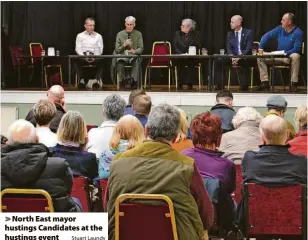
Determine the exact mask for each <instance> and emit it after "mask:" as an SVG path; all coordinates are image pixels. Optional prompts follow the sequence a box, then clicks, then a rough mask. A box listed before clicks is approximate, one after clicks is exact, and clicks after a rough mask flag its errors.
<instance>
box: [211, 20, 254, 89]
mask: <svg viewBox="0 0 308 240" xmlns="http://www.w3.org/2000/svg"><path fill="white" fill-rule="evenodd" d="M242 22H243V18H242V17H241V16H240V15H235V16H233V17H232V18H231V20H230V27H231V29H232V31H230V32H228V34H227V53H228V55H233V56H234V58H232V59H231V61H229V62H226V63H225V64H226V65H227V66H228V65H229V66H230V65H231V66H230V67H237V66H241V68H235V70H236V71H237V74H238V81H239V85H240V90H241V91H247V90H248V81H249V72H250V66H251V65H252V61H249V60H248V59H241V58H236V56H239V55H251V53H252V43H253V32H252V30H250V29H247V28H243V27H242ZM220 61H222V60H220ZM221 74H223V69H222V64H219V62H217V61H216V62H215V83H216V84H217V86H218V87H217V89H221V88H222V87H223V86H221V84H222V83H221V79H222V75H221Z"/></svg>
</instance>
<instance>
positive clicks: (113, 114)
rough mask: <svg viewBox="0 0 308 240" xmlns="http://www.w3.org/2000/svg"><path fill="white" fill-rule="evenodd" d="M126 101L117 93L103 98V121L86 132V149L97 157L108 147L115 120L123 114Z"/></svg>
mask: <svg viewBox="0 0 308 240" xmlns="http://www.w3.org/2000/svg"><path fill="white" fill-rule="evenodd" d="M125 106H126V102H125V100H124V99H123V98H122V97H121V96H120V95H118V94H112V95H109V96H108V97H106V98H105V100H104V103H103V106H102V107H103V118H104V120H105V121H104V122H103V123H102V124H101V125H100V126H99V127H98V128H92V129H91V130H90V131H89V133H88V139H89V140H88V144H87V151H88V152H92V153H95V154H96V158H99V157H100V156H101V155H102V153H103V152H104V151H105V150H107V149H108V148H109V142H110V139H111V137H112V134H113V129H114V127H115V125H116V124H117V121H118V120H119V119H120V118H121V117H122V116H123V115H124V110H125Z"/></svg>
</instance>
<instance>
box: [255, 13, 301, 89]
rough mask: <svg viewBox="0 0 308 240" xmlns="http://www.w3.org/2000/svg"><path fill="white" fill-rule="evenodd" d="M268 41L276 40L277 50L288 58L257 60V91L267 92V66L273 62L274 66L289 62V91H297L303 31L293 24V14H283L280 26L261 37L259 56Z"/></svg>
mask: <svg viewBox="0 0 308 240" xmlns="http://www.w3.org/2000/svg"><path fill="white" fill-rule="evenodd" d="M270 39H277V41H278V49H277V50H278V51H282V50H283V51H284V52H285V54H287V55H288V56H289V58H275V59H269V58H258V67H259V72H260V80H261V85H260V86H259V87H258V89H257V90H269V82H268V73H267V64H272V63H273V60H274V61H275V63H276V64H277V63H278V64H281V63H284V64H289V63H290V61H291V83H292V84H291V85H292V89H291V90H292V91H295V92H296V91H298V88H297V86H298V72H299V67H300V53H301V47H302V40H303V31H302V30H301V29H300V28H299V27H297V26H296V25H295V24H294V14H293V13H286V14H284V15H283V17H282V20H281V25H280V26H278V27H276V28H275V29H273V30H271V31H269V32H267V33H265V34H264V35H263V37H262V38H261V42H260V47H259V54H263V48H264V47H265V45H266V44H267V43H268V41H269V40H270Z"/></svg>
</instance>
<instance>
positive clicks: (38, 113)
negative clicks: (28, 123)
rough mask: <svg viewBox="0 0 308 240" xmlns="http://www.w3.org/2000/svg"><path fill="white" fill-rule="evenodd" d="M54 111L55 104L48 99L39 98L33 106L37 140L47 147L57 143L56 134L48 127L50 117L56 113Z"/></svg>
mask: <svg viewBox="0 0 308 240" xmlns="http://www.w3.org/2000/svg"><path fill="white" fill-rule="evenodd" d="M56 111H57V109H56V106H55V105H54V104H53V103H52V102H50V101H48V100H40V101H38V102H37V103H36V104H35V105H34V107H33V114H34V118H35V121H36V135H37V137H38V142H39V143H42V144H44V145H45V146H46V147H48V148H49V147H54V146H56V145H57V143H58V141H57V136H56V134H55V133H53V132H52V131H51V130H50V128H49V125H50V123H51V121H52V119H53V118H54V117H55V115H56Z"/></svg>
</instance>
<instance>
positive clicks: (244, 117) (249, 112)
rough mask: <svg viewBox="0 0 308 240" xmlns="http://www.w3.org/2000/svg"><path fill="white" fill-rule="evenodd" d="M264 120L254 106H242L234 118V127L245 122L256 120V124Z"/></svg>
mask: <svg viewBox="0 0 308 240" xmlns="http://www.w3.org/2000/svg"><path fill="white" fill-rule="evenodd" d="M261 120H262V116H261V114H260V113H259V112H258V111H257V110H256V109H254V108H252V107H243V108H240V109H239V110H238V111H237V113H236V114H235V116H234V117H233V119H232V124H233V126H234V128H238V127H239V126H240V125H242V124H243V123H244V122H248V121H249V122H254V123H255V125H256V126H258V125H259V124H260V122H261Z"/></svg>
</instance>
